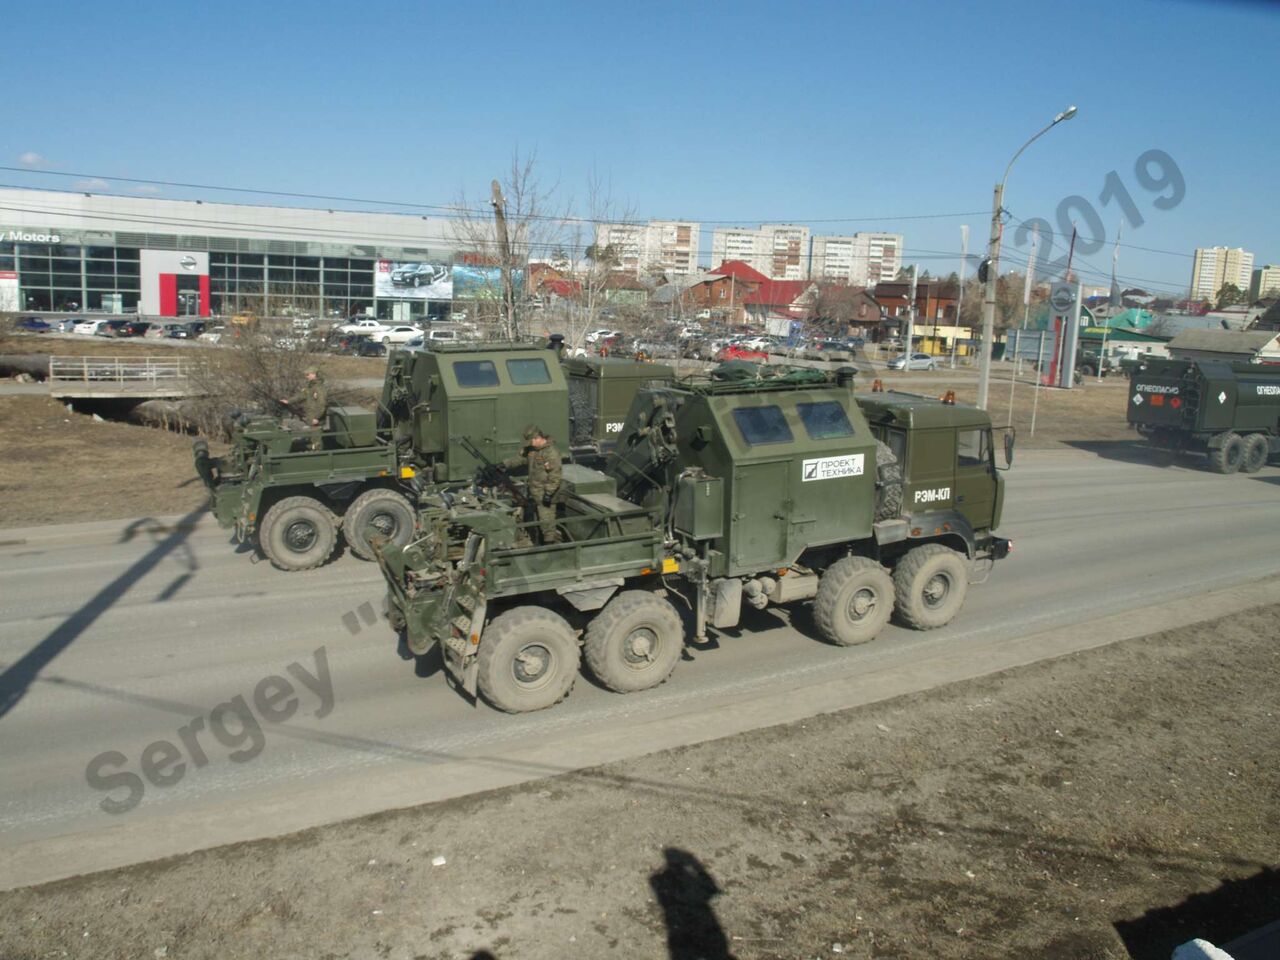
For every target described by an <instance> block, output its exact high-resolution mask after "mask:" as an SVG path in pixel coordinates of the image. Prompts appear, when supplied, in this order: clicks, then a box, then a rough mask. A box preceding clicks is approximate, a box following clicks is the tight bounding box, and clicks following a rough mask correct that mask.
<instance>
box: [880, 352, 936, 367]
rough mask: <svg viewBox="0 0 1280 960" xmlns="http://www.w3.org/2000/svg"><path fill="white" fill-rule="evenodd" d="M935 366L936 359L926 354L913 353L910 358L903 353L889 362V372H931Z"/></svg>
mask: <svg viewBox="0 0 1280 960" xmlns="http://www.w3.org/2000/svg"><path fill="white" fill-rule="evenodd" d="M937 366H938V360H937V358H936V357H932V356H930V355H929V354H927V353H913V354H911V357H910V358H908V357H907V355H906V354H905V353H904V354H902V355H901V356H898V357H894V358H893V359H892V360H890V361H889V369H890V370H933V369H935V368H936V367H937Z"/></svg>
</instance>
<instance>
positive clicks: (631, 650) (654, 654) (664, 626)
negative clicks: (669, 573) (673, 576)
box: [583, 590, 684, 693]
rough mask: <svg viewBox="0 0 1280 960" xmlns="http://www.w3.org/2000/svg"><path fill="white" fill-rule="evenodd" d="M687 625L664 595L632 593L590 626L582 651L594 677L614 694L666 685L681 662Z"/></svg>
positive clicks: (618, 598)
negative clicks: (664, 683) (664, 598)
mask: <svg viewBox="0 0 1280 960" xmlns="http://www.w3.org/2000/svg"><path fill="white" fill-rule="evenodd" d="M683 650H684V626H683V624H681V622H680V614H678V613H676V611H675V608H674V607H672V606H671V604H669V603H667V601H665V600H663V599H662V598H661V597H658V596H656V595H655V594H652V593H645V592H644V591H643V590H628V591H627V592H626V593H620V594H618V595H617V596H616V597H614V598H613V599H612V600H610V601H609V602H608V603H607V604H606V605H605V608H604V609H603V610H601V611H600V614H599V616H597V617H596V618H595V619H594V620H592V621H591V623H590V624H588V625H587V633H586V640H585V642H584V644H583V652H584V654H585V655H586V660H587V666H589V667H590V668H591V672H592V673H593V674H595V676H596V679H597V680H599V681H600V682H601V683H603V684H604V685H605V686H606V687H608V688H609V689H610V690H613V691H614V692H616V693H633V692H635V691H637V690H648V689H649V688H650V687H656V686H658V684H660V683H663V682H664V681H665V680H666V679H667V678H668V677H669V676H671V671H672V670H674V669H675V668H676V664H677V663H679V662H680V655H681V652H682V651H683Z"/></svg>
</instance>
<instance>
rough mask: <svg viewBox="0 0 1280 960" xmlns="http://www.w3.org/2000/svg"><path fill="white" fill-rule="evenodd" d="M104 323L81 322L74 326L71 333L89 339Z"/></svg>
mask: <svg viewBox="0 0 1280 960" xmlns="http://www.w3.org/2000/svg"><path fill="white" fill-rule="evenodd" d="M106 322H107V321H106V320H82V321H81V322H80V323H77V324H76V325H75V327H74V328H73V329H72V331H71V332H72V333H78V334H80V336H82V337H91V336H93V335H94V334H95V333H97V332H98V330H99V328H100V327H101V326H102V325H103V324H104V323H106Z"/></svg>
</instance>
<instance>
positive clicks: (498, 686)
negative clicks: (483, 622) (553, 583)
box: [476, 607, 579, 713]
mask: <svg viewBox="0 0 1280 960" xmlns="http://www.w3.org/2000/svg"><path fill="white" fill-rule="evenodd" d="M578 662H579V652H578V641H577V638H576V637H575V636H574V633H573V631H572V630H571V629H570V628H569V624H567V623H565V620H564V618H563V617H561V616H559V615H558V614H555V613H552V612H551V611H550V610H545V609H543V608H542V607H516V608H515V609H514V610H508V611H507V612H506V613H504V614H502V615H501V616H499V617H497V618H496V619H495V620H494V621H493V623H491V624H489V626H488V627H487V628H486V629H485V632H484V637H483V638H482V639H481V641H480V653H479V665H478V666H479V669H478V671H477V677H476V680H477V682H478V684H479V687H480V692H481V693H482V694H483V695H484V698H485V699H486V700H488V701H489V702H490V703H491V704H493V705H494V706H495V707H497V708H498V709H499V710H504V711H506V712H507V713H528V712H529V711H531V710H543V709H545V708H547V707H550V706H554V705H555V704H557V703H559V702H560V701H561V700H563V699H564V698H565V697H567V696H568V695H569V691H570V690H571V689H572V688H573V681H574V680H576V679H577V676H578Z"/></svg>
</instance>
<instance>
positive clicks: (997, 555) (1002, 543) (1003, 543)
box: [991, 537, 1013, 560]
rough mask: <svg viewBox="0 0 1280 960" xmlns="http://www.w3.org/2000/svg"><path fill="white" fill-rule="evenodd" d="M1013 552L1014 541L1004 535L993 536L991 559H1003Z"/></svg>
mask: <svg viewBox="0 0 1280 960" xmlns="http://www.w3.org/2000/svg"><path fill="white" fill-rule="evenodd" d="M1012 552H1013V541H1012V540H1006V539H1005V538H1004V537H992V538H991V559H992V560H1003V559H1004V558H1005V557H1007V556H1009V554H1010V553H1012Z"/></svg>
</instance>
